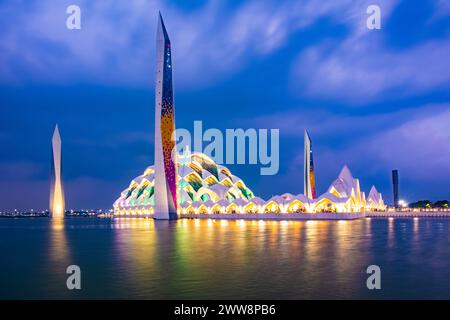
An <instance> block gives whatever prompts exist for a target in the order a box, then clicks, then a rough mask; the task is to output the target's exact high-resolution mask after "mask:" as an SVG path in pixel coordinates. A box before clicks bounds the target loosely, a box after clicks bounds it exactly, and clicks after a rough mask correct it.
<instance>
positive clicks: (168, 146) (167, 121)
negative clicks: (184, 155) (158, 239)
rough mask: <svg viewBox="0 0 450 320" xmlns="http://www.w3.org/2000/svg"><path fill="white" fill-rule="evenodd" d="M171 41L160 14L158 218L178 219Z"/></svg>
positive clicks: (156, 213) (158, 50)
mask: <svg viewBox="0 0 450 320" xmlns="http://www.w3.org/2000/svg"><path fill="white" fill-rule="evenodd" d="M174 132H175V109H174V104H173V84H172V53H171V47H170V39H169V36H168V34H167V30H166V27H165V26H164V22H163V19H162V16H161V13H159V18H158V30H157V33H156V87H155V189H154V190H155V196H154V199H155V211H154V218H155V219H177V218H178V214H177V206H178V202H177V165H176V161H177V159H176V153H174V154H173V155H172V151H173V150H175V141H174V140H173V139H172V135H173V134H174Z"/></svg>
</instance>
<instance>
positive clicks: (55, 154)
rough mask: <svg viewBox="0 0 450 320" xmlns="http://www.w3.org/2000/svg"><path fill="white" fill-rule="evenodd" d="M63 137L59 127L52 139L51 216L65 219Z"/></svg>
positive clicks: (56, 128)
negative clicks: (62, 164)
mask: <svg viewBox="0 0 450 320" xmlns="http://www.w3.org/2000/svg"><path fill="white" fill-rule="evenodd" d="M61 162H62V159H61V137H60V135H59V130H58V125H56V127H55V132H54V133H53V137H52V176H51V185H50V208H49V210H50V214H51V215H52V217H54V218H62V217H64V191H63V185H62V179H61V171H62V167H61Z"/></svg>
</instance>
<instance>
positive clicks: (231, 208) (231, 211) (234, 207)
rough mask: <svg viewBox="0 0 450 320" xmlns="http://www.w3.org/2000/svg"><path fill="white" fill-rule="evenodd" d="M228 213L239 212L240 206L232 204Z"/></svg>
mask: <svg viewBox="0 0 450 320" xmlns="http://www.w3.org/2000/svg"><path fill="white" fill-rule="evenodd" d="M226 212H227V213H239V208H238V206H237V205H236V204H235V203H232V204H230V205H229V206H228V207H227V209H226Z"/></svg>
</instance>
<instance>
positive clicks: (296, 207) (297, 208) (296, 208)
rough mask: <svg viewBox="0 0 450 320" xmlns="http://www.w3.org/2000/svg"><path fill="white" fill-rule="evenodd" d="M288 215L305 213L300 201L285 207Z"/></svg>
mask: <svg viewBox="0 0 450 320" xmlns="http://www.w3.org/2000/svg"><path fill="white" fill-rule="evenodd" d="M287 212H288V213H303V212H306V206H305V204H304V203H303V202H301V201H300V200H294V201H292V202H291V203H290V204H289V206H288V207H287Z"/></svg>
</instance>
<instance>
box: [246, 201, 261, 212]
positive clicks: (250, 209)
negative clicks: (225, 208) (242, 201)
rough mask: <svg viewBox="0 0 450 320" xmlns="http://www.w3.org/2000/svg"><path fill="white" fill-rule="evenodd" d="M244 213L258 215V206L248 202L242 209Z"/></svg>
mask: <svg viewBox="0 0 450 320" xmlns="http://www.w3.org/2000/svg"><path fill="white" fill-rule="evenodd" d="M244 213H258V206H257V205H256V204H255V203H253V202H249V203H248V204H247V205H246V206H245V207H244Z"/></svg>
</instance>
